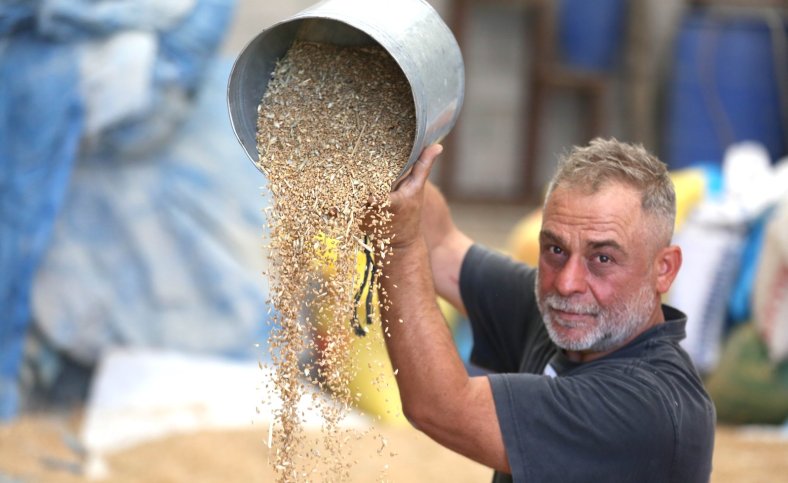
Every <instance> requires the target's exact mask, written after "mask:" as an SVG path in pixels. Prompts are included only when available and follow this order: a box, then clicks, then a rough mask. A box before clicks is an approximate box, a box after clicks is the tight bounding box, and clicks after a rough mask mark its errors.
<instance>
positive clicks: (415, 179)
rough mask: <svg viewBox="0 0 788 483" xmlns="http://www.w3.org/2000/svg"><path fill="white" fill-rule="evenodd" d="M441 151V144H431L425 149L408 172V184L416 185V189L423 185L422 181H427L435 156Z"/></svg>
mask: <svg viewBox="0 0 788 483" xmlns="http://www.w3.org/2000/svg"><path fill="white" fill-rule="evenodd" d="M442 152H443V146H441V145H440V144H433V145H432V146H429V147H428V148H427V149H425V150H424V151H423V152H422V153H421V156H420V157H419V159H418V160H417V161H416V163H415V164H414V165H413V169H412V170H411V172H410V175H409V176H408V178H410V179H409V180H408V182H409V184H412V185H414V186H416V187H417V188H418V189H421V187H422V186H424V183H426V182H427V178H428V177H429V176H430V171H432V165H433V163H434V162H435V158H437V157H438V155H440V153H442Z"/></svg>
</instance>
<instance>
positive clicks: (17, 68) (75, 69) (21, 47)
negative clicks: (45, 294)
mask: <svg viewBox="0 0 788 483" xmlns="http://www.w3.org/2000/svg"><path fill="white" fill-rule="evenodd" d="M234 3H235V2H234V0H156V1H153V0H150V1H140V2H117V1H112V0H39V1H21V0H0V420H3V419H8V418H10V417H13V415H14V414H15V413H16V411H17V410H18V404H19V391H18V387H17V377H18V371H19V366H20V362H21V354H22V344H23V339H24V336H25V333H26V330H27V327H28V325H29V323H30V318H31V312H30V291H31V283H32V280H33V276H34V274H35V272H36V270H37V269H38V267H39V264H40V261H41V258H42V256H43V254H44V251H45V249H46V248H47V246H48V244H49V242H50V235H51V232H52V227H53V223H54V222H55V220H56V218H57V217H58V214H59V212H60V209H61V205H62V203H63V200H64V196H65V193H66V192H67V190H68V189H69V184H70V178H71V173H72V168H73V166H74V165H75V163H77V161H80V162H88V159H90V160H93V161H94V162H95V161H96V160H99V159H103V160H106V161H107V163H116V164H115V166H116V167H120V166H121V165H123V164H124V163H144V162H145V161H146V160H147V162H148V164H151V163H155V162H158V161H159V159H158V158H156V159H151V158H152V157H153V154H154V152H156V153H160V152H161V150H162V149H164V148H162V147H161V146H163V145H167V144H168V143H169V139H170V137H171V134H172V133H174V132H175V130H176V129H177V126H178V125H179V124H180V123H181V122H182V119H183V117H184V116H185V115H186V114H187V112H188V109H187V108H188V105H189V104H190V102H191V100H192V98H193V96H194V95H195V93H196V91H197V88H198V86H200V85H201V84H202V79H203V76H204V73H205V70H206V69H207V66H208V65H209V63H210V62H211V61H212V58H213V53H214V51H215V50H216V48H217V47H218V45H219V42H220V41H221V39H222V37H223V35H224V33H225V31H226V28H227V25H228V24H229V21H230V18H231V16H232V13H233V7H234ZM127 32H130V33H132V35H126V36H124V34H125V33H127ZM121 37H123V38H121ZM118 39H120V41H117V40H118ZM135 41H136V42H140V43H142V44H146V45H148V46H149V47H150V46H153V47H152V48H148V51H149V52H151V53H152V54H151V55H150V59H146V58H144V57H140V58H136V59H134V60H135V61H136V63H135V64H133V66H131V67H133V72H131V71H130V72H126V71H125V70H124V68H125V67H127V64H124V60H126V59H125V57H121V58H117V56H113V55H111V54H112V53H114V52H116V51H120V52H126V53H129V54H131V55H130V56H129V58H130V59H132V58H133V55H134V53H135V52H136V49H135V44H134V42H135ZM113 42H114V43H113ZM124 42H125V43H124ZM107 45H110V46H113V48H115V50H112V51H109V53H110V55H107V53H106V52H107V47H106V46H107ZM118 47H120V48H118ZM124 48H125V51H124V50H123V49H124ZM102 49H103V50H102ZM91 52H92V53H93V54H95V53H96V52H99V54H100V53H101V52H104V55H105V57H106V58H109V59H110V60H112V61H113V64H112V65H111V66H106V65H100V64H98V63H96V62H95V60H96V59H100V58H101V56H100V55H93V56H92V57H91V56H90V55H87V54H86V53H91ZM90 59H93V61H94V62H93V63H90V62H88V60H90ZM146 60H149V62H148V63H147V64H146V63H145V61H146ZM129 65H131V64H129ZM131 67H130V68H131ZM102 69H104V72H102ZM107 71H108V72H107ZM127 74H128V76H127ZM113 76H114V77H113ZM124 76H127V77H128V78H132V79H134V80H135V82H137V86H136V87H137V89H135V90H134V92H133V93H132V92H129V93H128V94H127V96H132V95H136V96H138V99H136V100H132V101H133V102H128V101H129V99H125V98H123V97H124V96H123V94H124V93H125V92H126V91H125V90H124V89H117V88H116V90H118V91H120V92H121V95H119V96H114V97H113V96H111V95H106V94H107V93H112V92H113V91H112V89H111V88H112V85H111V84H112V79H123V78H124ZM102 82H104V83H105V84H110V85H104V86H102V85H101V84H102ZM222 90H223V89H222ZM97 92H99V93H103V94H104V97H101V98H98V99H99V100H100V102H97V100H96V99H97V98H95V97H93V98H91V96H93V95H94V94H95V93H97ZM115 102H117V103H121V102H125V103H126V104H127V106H125V107H124V109H125V110H124V109H115V111H112V113H113V115H114V117H113V116H109V115H103V116H102V111H103V110H104V109H108V110H110V111H111V110H112V109H113V108H116V106H115V105H114V103H115ZM129 106H130V107H129ZM110 111H107V112H110ZM211 115H214V116H215V115H217V114H216V113H212V114H211ZM91 119H93V120H96V119H99V120H103V121H105V122H104V124H102V123H97V122H94V123H93V124H92V125H91V123H90V122H89V121H90V120H91ZM91 126H92V128H91V129H88V128H90V127H91ZM88 134H89V136H88ZM151 140H153V141H151ZM142 147H145V148H146V149H141V148H142ZM142 153H144V154H145V156H143V157H140V155H141V154H142ZM129 154H135V155H136V156H137V157H136V158H132V156H130V155H129ZM172 156H175V155H174V154H172ZM181 159H184V158H181ZM80 170H83V171H84V170H90V168H87V167H85V168H80ZM184 171H188V169H187V168H184ZM173 172H174V171H170V172H169V173H170V175H171V176H175V175H174V174H173ZM96 176H99V175H98V174H97V175H96ZM187 177H188V176H187ZM139 181H140V182H143V183H153V184H155V183H159V185H160V189H161V190H162V192H163V193H164V192H166V193H170V190H169V188H168V187H162V186H164V185H162V183H163V181H161V180H154V179H152V178H150V177H149V178H140V179H139ZM170 181H172V180H171V179H169V180H168V181H167V182H168V183H169V182H170ZM165 185H166V183H165ZM178 187H182V185H178V184H177V183H175V184H174V185H173V188H174V189H177V188H178ZM141 191H142V190H141ZM105 194H107V195H108V192H105ZM95 201H96V200H93V202H91V203H89V208H90V209H91V210H93V211H94V212H95V211H96V210H100V209H101V204H100V203H96V202H95ZM83 208H84V206H83ZM115 222H116V223H119V222H118V221H117V220H115ZM172 229H173V230H178V229H179V227H174V228H172ZM113 233H115V232H113ZM116 234H117V233H116ZM195 246H198V244H195ZM73 269H74V270H79V268H78V267H76V266H74V267H73ZM124 270H129V271H134V270H143V271H144V270H145V268H144V267H143V268H140V267H133V266H126V267H115V268H114V269H113V272H116V273H117V272H122V271H124ZM201 275H206V274H205V273H203V274H201ZM94 282H96V283H101V284H105V282H100V281H98V280H94ZM64 283H65V284H68V283H69V280H65V281H64ZM81 297H84V294H78V296H77V298H81Z"/></svg>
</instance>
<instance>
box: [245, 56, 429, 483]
mask: <svg viewBox="0 0 788 483" xmlns="http://www.w3.org/2000/svg"><path fill="white" fill-rule="evenodd" d="M414 136H415V112H414V106H413V98H412V95H411V92H410V88H409V85H408V82H407V80H406V79H405V77H404V75H403V74H402V71H401V70H400V69H399V67H398V66H397V65H396V63H395V62H394V61H393V59H391V57H390V56H389V55H388V54H387V53H386V52H385V51H384V50H383V49H381V48H372V47H369V48H341V47H336V46H331V45H326V44H318V43H309V42H296V43H294V44H293V46H292V47H291V48H290V50H289V51H288V53H287V54H286V55H285V56H284V57H283V58H282V59H281V60H280V61H279V62H278V64H277V66H276V69H275V71H274V73H273V76H272V78H271V80H270V82H269V85H268V89H267V91H266V94H265V96H264V98H263V100H262V102H261V104H260V107H259V118H258V137H257V142H258V152H259V166H260V168H261V169H262V170H263V171H264V172H265V173H266V175H267V178H268V186H269V189H270V192H271V195H272V196H271V205H270V210H269V211H268V212H267V222H268V230H267V233H268V235H269V237H270V238H269V254H270V256H269V258H270V269H269V273H268V276H269V279H270V283H271V301H270V302H271V304H272V306H273V309H274V319H275V323H276V330H275V331H274V332H273V334H272V336H271V339H270V340H269V349H270V351H271V355H272V360H273V366H274V367H273V369H274V371H275V374H276V377H275V382H274V384H273V387H271V388H269V390H270V391H272V392H273V393H274V394H277V395H279V396H280V397H281V398H282V400H283V402H284V404H283V406H282V409H281V410H280V411H278V412H277V413H276V414H275V415H274V420H275V424H274V426H273V428H274V429H273V431H272V433H271V440H272V442H273V454H274V458H273V460H274V461H272V463H273V466H274V468H275V470H276V471H277V474H278V477H279V479H280V480H282V481H301V480H304V479H313V478H315V477H316V476H319V475H315V472H317V471H318V470H317V468H318V465H317V464H316V463H317V462H319V461H320V460H322V461H323V462H325V461H333V462H335V464H334V465H333V467H332V468H330V470H329V471H328V476H327V477H326V479H329V480H346V479H347V475H348V474H349V470H350V467H351V466H352V464H353V461H352V458H351V457H350V455H349V454H347V453H346V452H345V450H344V449H343V448H344V447H346V446H347V442H348V440H349V439H350V438H351V437H353V435H351V434H348V432H347V431H343V430H340V426H339V423H340V422H341V420H342V419H343V417H344V416H345V414H346V413H347V411H348V410H349V409H350V407H351V405H352V400H353V397H355V396H353V395H351V394H350V391H349V389H348V382H349V381H350V380H351V378H352V376H353V374H352V372H353V367H352V364H350V363H349V362H350V361H351V360H352V359H353V354H352V350H351V344H350V342H351V338H352V337H355V335H354V331H353V329H352V328H351V321H352V320H353V314H354V313H355V310H356V307H355V301H354V292H355V291H356V290H357V287H358V285H359V281H358V280H354V279H355V278H357V277H355V275H356V254H357V252H358V251H359V250H360V249H361V248H362V247H366V248H374V249H375V251H376V252H378V253H379V254H381V256H379V257H378V258H379V259H378V260H377V261H376V263H378V264H380V263H383V260H382V258H383V257H384V255H385V253H386V252H387V250H388V244H389V242H390V240H389V238H388V235H387V234H386V233H385V229H384V227H385V225H386V222H387V217H388V216H390V215H389V214H388V212H387V211H386V210H385V209H371V208H369V203H368V202H369V200H370V199H373V200H386V199H387V197H388V192H389V191H390V189H391V185H392V183H393V182H394V180H395V179H396V177H397V176H398V175H399V174H400V172H401V170H402V169H403V167H404V166H405V164H406V162H407V159H408V157H409V155H410V150H411V147H412V143H413V139H414ZM384 204H385V203H384ZM365 220H366V223H367V226H371V227H372V228H371V231H370V229H369V228H368V229H367V230H366V231H367V232H368V233H366V234H365V232H364V230H362V223H364V222H365ZM321 264H323V265H325V264H329V265H330V266H331V273H332V276H331V277H329V278H325V277H323V272H321V271H320V270H319V267H320V265H321ZM310 308H317V312H320V311H322V310H326V311H328V312H330V313H331V317H332V318H333V320H335V323H333V324H329V326H328V327H323V329H322V330H321V331H320V332H316V331H314V330H313V329H312V328H313V327H314V325H313V322H314V321H310V320H301V319H302V318H303V315H302V314H306V313H310V310H308V309H310ZM312 313H314V311H312ZM318 315H319V314H318ZM306 318H307V319H308V317H306ZM362 323H363V322H362ZM318 347H319V352H320V354H321V357H320V358H319V359H310V358H306V360H305V355H308V354H310V353H314V352H317V350H318ZM304 384H317V385H320V386H321V387H322V388H323V389H325V390H326V391H327V392H329V393H331V394H332V395H333V398H334V399H335V402H336V404H331V405H324V406H323V407H321V410H323V412H324V417H325V420H326V421H327V423H326V426H325V428H324V433H325V437H324V438H323V440H322V442H321V443H320V444H319V445H318V446H315V445H306V444H305V441H304V433H303V430H302V428H301V427H300V420H301V415H299V414H298V411H297V404H296V403H297V401H298V400H299V399H300V398H301V396H302V394H303V393H304V389H305V386H304ZM320 471H321V472H324V471H325V470H320Z"/></svg>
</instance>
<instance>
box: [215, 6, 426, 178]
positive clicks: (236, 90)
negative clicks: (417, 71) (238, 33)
mask: <svg viewBox="0 0 788 483" xmlns="http://www.w3.org/2000/svg"><path fill="white" fill-rule="evenodd" d="M296 40H304V41H308V42H319V43H326V44H333V45H338V46H344V47H362V46H371V45H378V46H380V43H379V42H377V41H376V40H375V39H374V38H372V37H371V36H370V35H368V34H366V33H365V32H363V31H361V30H359V29H357V28H355V27H353V26H351V25H348V24H346V23H344V22H341V21H338V20H335V19H330V18H303V19H295V20H291V21H287V22H283V23H280V24H278V25H275V26H273V27H271V28H270V29H267V30H265V31H263V32H262V33H260V34H259V35H258V36H257V37H255V38H254V39H253V40H252V41H251V42H250V43H249V44H248V45H247V46H246V47H245V48H244V50H243V51H242V52H241V54H240V55H239V57H238V59H237V60H236V62H235V65H234V66H233V69H232V71H231V73H230V79H229V82H228V85H227V103H228V108H229V111H230V121H231V123H232V127H233V131H234V132H235V135H236V137H237V138H238V141H239V142H240V143H241V145H242V146H243V148H244V150H245V151H246V154H247V155H248V156H249V158H250V159H251V160H252V162H253V163H254V164H255V166H257V159H258V155H257V115H258V112H257V108H258V106H259V104H260V101H261V100H262V98H263V95H265V91H266V89H267V88H268V82H269V80H270V79H271V73H272V72H273V71H274V69H275V68H276V62H277V61H278V60H279V59H280V58H281V57H282V56H284V55H285V53H287V51H288V49H289V48H290V46H291V45H292V44H293V42H295V41H296ZM381 47H382V46H381ZM389 55H390V56H391V54H390V53H389ZM392 57H393V56H392ZM394 61H395V62H396V63H397V65H398V67H399V69H400V72H401V73H402V75H403V76H405V77H406V78H407V76H406V74H405V73H404V72H403V70H402V66H401V65H400V64H399V62H397V59H396V58H394ZM408 81H409V84H410V79H408ZM411 91H412V89H411ZM411 94H412V92H411ZM412 101H413V102H414V105H415V102H416V100H415V96H414V97H413V99H412ZM416 134H417V133H416V132H415V131H414V133H413V139H414V141H415V139H416Z"/></svg>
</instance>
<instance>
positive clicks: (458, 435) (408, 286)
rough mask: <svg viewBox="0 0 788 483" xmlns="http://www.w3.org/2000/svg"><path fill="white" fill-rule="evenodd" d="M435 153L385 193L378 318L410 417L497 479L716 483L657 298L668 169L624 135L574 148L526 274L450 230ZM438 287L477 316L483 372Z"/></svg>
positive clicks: (694, 391)
mask: <svg viewBox="0 0 788 483" xmlns="http://www.w3.org/2000/svg"><path fill="white" fill-rule="evenodd" d="M441 150H442V148H441V147H440V146H438V145H436V146H431V147H429V148H427V149H426V150H425V151H424V153H423V155H422V157H421V159H420V160H419V161H418V162H417V163H416V164H415V166H414V168H413V171H412V172H411V174H410V175H409V176H408V177H407V178H406V179H405V180H404V181H403V183H401V184H400V186H399V187H398V188H397V190H396V191H394V192H393V193H392V194H391V203H392V205H391V208H390V209H391V210H392V211H393V213H394V220H393V221H392V226H391V229H392V231H393V232H394V233H396V237H395V238H394V240H393V249H394V253H393V256H392V257H391V259H390V263H389V264H388V265H386V266H385V268H384V271H383V274H384V277H381V282H382V284H383V288H384V289H385V291H386V292H387V294H388V297H389V300H390V301H391V304H390V308H389V310H388V311H386V312H384V313H383V317H384V324H387V325H388V330H389V333H390V334H391V337H386V338H385V339H386V343H387V345H388V351H389V355H390V357H391V360H392V363H393V366H394V367H395V368H397V369H398V371H397V382H398V385H399V390H400V394H401V398H402V405H403V411H404V412H405V415H406V417H407V418H408V419H409V420H410V421H411V422H412V424H413V425H414V426H416V427H417V428H418V429H420V430H421V431H423V432H424V433H426V434H427V435H429V436H430V437H431V438H433V439H434V440H435V441H437V442H439V443H440V444H442V445H444V446H446V447H447V448H450V449H452V450H454V451H457V452H459V453H461V454H463V455H465V456H467V457H469V458H471V459H473V460H475V461H478V462H480V463H482V464H485V465H487V466H490V467H491V468H494V469H495V470H496V474H495V479H494V481H511V480H514V481H528V482H552V481H556V482H558V481H561V482H571V481H605V482H617V481H632V482H660V483H663V482H681V483H691V482H705V481H708V479H709V475H710V472H711V457H712V449H713V444H714V427H715V412H714V407H713V404H712V402H711V400H710V399H709V397H708V395H707V394H706V392H705V390H704V388H703V385H702V383H701V380H700V378H699V377H698V374H697V373H696V371H695V369H694V368H693V366H692V363H691V361H690V360H689V358H688V356H687V354H686V353H685V352H684V351H683V350H682V349H681V348H680V347H679V341H680V340H681V339H682V338H683V337H684V335H685V333H684V325H685V323H686V316H685V315H684V314H682V313H681V312H679V311H678V310H676V309H673V308H671V307H668V306H663V305H661V304H660V297H661V295H662V294H664V293H665V292H667V291H668V289H669V288H670V285H671V283H672V282H673V280H674V278H675V277H676V274H677V272H678V270H679V267H680V266H681V250H680V249H679V247H677V246H673V245H671V244H670V242H671V237H672V232H673V224H674V217H675V194H674V191H673V185H672V182H671V180H670V178H669V177H668V173H667V171H666V169H665V166H664V164H662V163H661V162H660V161H658V160H657V159H656V158H655V157H653V156H652V155H650V154H648V153H647V152H646V151H645V150H644V149H643V148H642V147H640V146H632V145H627V144H624V143H620V142H618V141H615V140H601V139H596V140H594V141H592V142H591V144H590V145H589V146H587V147H584V148H575V149H574V150H572V152H571V153H570V154H569V155H568V156H566V157H565V158H564V159H563V160H562V161H561V163H560V166H559V168H558V172H557V173H556V175H555V177H554V178H553V180H552V181H551V183H550V186H549V189H548V193H547V197H546V201H545V204H544V210H543V222H542V229H541V232H540V235H539V242H540V256H539V266H538V267H537V268H535V269H533V268H530V267H527V266H525V265H522V264H518V263H515V262H513V261H511V260H509V259H507V258H505V257H503V256H501V255H498V254H495V253H493V252H491V251H488V250H486V249H484V248H482V247H480V246H478V245H474V244H473V242H472V241H471V240H470V239H469V238H468V237H467V236H466V235H464V234H463V233H462V232H460V231H459V230H458V229H457V228H456V227H455V226H454V224H453V223H452V220H451V217H450V214H449V210H448V208H447V205H446V203H445V201H444V199H443V198H442V196H441V195H440V193H439V192H438V191H437V190H436V189H435V188H434V187H433V186H432V185H431V184H430V183H429V182H427V177H428V175H429V172H430V169H431V167H432V163H433V161H434V159H435V157H436V156H437V155H439V154H440V152H441ZM386 259H387V260H389V257H387V258H386ZM436 293H437V294H438V295H440V296H442V297H444V298H445V299H446V300H448V301H449V302H451V303H452V304H453V305H454V306H455V307H457V308H458V309H459V310H461V311H463V312H466V313H467V314H468V316H469V318H470V320H471V323H472V327H473V334H474V348H473V353H472V360H473V362H475V363H476V364H477V365H480V366H482V367H484V368H486V369H488V370H490V371H491V374H489V375H486V376H481V377H469V376H468V374H467V371H466V370H465V367H464V365H463V363H462V361H461V360H460V357H459V356H458V354H457V352H456V350H455V348H454V345H453V343H452V337H451V334H450V332H449V330H448V329H447V327H446V325H445V323H444V321H443V317H442V315H441V313H440V311H439V309H438V306H437V304H436V302H435V300H436ZM400 319H401V320H402V321H403V323H399V321H400Z"/></svg>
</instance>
